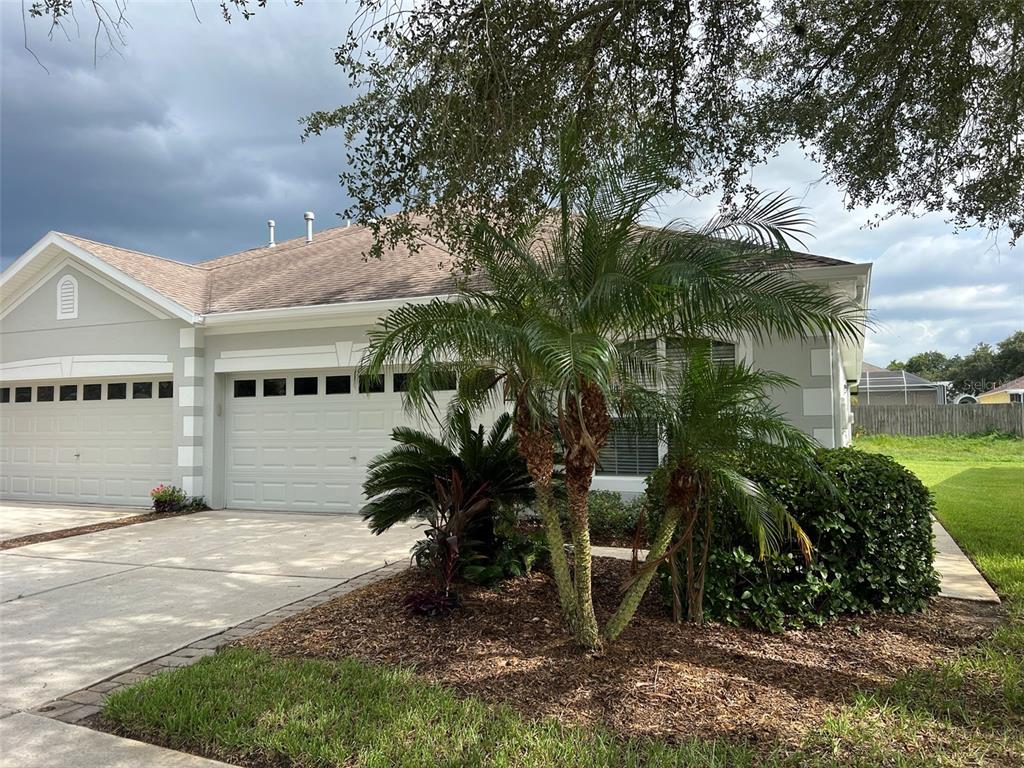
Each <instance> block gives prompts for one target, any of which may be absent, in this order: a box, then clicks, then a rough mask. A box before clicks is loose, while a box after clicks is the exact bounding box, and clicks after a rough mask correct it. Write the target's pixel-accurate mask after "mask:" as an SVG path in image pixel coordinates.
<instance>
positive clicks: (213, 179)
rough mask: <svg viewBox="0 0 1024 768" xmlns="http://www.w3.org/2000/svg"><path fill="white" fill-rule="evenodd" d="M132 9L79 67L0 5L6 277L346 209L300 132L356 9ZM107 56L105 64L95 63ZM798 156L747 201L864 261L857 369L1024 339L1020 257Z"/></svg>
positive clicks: (331, 157) (769, 170)
mask: <svg viewBox="0 0 1024 768" xmlns="http://www.w3.org/2000/svg"><path fill="white" fill-rule="evenodd" d="M196 5H197V8H198V16H199V19H200V21H199V22H197V20H196V18H195V16H193V14H192V10H191V8H190V7H189V4H188V3H186V2H174V3H161V2H145V3H131V4H130V5H129V11H130V19H131V23H132V26H133V29H132V30H130V31H129V40H128V46H127V48H125V49H124V50H123V55H122V56H119V55H107V56H101V57H100V59H99V61H98V62H97V63H96V65H95V66H94V63H93V53H94V48H93V31H94V26H93V25H91V24H90V23H89V21H88V19H86V18H85V17H84V16H85V14H84V13H82V12H80V16H79V22H80V25H81V26H80V33H79V32H78V31H77V30H76V29H75V27H74V24H70V25H69V26H68V35H69V37H70V40H69V39H68V38H67V37H65V36H64V34H63V33H61V32H59V31H58V32H56V33H55V36H54V39H53V40H52V41H51V40H49V39H48V31H49V30H48V26H47V24H46V22H45V21H43V20H29V22H28V30H27V32H28V39H29V45H30V47H31V48H32V50H33V51H34V53H35V54H36V55H37V56H38V57H39V59H40V61H41V62H42V64H43V65H44V66H45V67H46V68H47V69H48V70H49V73H47V72H46V71H45V70H44V69H43V67H42V66H40V64H38V63H36V61H35V59H34V58H33V57H32V55H31V54H30V53H29V52H27V51H26V50H25V49H24V47H23V43H24V40H23V35H24V30H23V28H22V16H21V5H20V3H17V2H12V1H11V0H0V35H2V42H3V48H2V54H0V55H2V60H0V69H2V96H0V255H2V258H3V265H4V266H5V267H6V266H7V265H8V264H10V262H11V261H13V260H14V259H15V258H17V257H18V256H19V255H20V254H21V253H23V252H24V251H25V250H26V249H27V248H29V247H30V246H31V245H32V244H33V243H34V242H35V241H36V240H38V239H39V238H40V237H41V236H42V235H43V234H45V233H46V232H47V231H48V230H51V229H54V230H61V231H65V232H71V233H75V234H80V235H83V236H85V237H90V238H94V239H97V240H101V241H106V242H110V243H114V244H117V245H122V246H125V247H129V248H136V249H139V250H143V251H148V252H151V253H156V254H159V255H162V256H167V257H170V258H175V259H181V260H186V261H197V260H200V259H205V258H211V257H214V256H218V255H222V254H225V253H229V252H233V251H236V250H241V249H243V248H250V247H254V246H257V245H260V244H262V242H263V241H264V238H265V236H266V233H265V221H266V219H268V218H274V219H276V220H277V222H278V239H280V240H284V239H286V238H288V237H295V236H298V235H300V234H301V233H302V231H303V226H304V225H303V221H302V213H303V211H307V210H313V211H315V212H316V214H317V226H318V227H325V228H326V227H329V226H336V225H338V224H339V223H340V221H339V220H338V219H337V217H336V216H335V212H337V211H341V210H342V209H344V208H345V206H346V203H347V198H346V195H345V191H344V190H343V189H342V188H341V186H340V185H339V184H338V180H337V178H338V177H337V174H338V171H339V170H340V169H341V168H342V166H343V164H344V162H345V152H344V146H343V144H342V141H341V136H340V135H333V136H327V137H322V138H318V139H314V140H311V141H309V142H307V143H305V144H303V143H302V142H301V141H300V140H299V135H300V129H299V126H298V123H297V119H298V118H299V117H300V116H301V115H303V114H306V113H308V112H310V111H312V110H314V109H318V108H322V107H333V106H337V105H338V104H340V103H343V102H345V101H346V100H347V96H348V91H347V85H346V79H345V76H344V73H343V72H342V71H341V70H340V69H338V68H337V67H336V66H334V60H333V55H332V49H333V47H334V46H335V45H336V44H337V43H338V42H339V41H340V40H341V39H342V38H343V35H344V33H345V30H346V28H347V26H348V21H349V18H350V15H351V12H352V5H351V4H346V3H343V2H336V3H317V2H311V1H310V0H307V2H306V4H305V5H304V6H303V7H301V8H294V7H291V6H290V5H289V4H287V3H285V2H284V1H283V0H279V2H277V3H272V4H271V5H272V7H271V8H269V9H267V10H265V11H262V12H260V13H259V14H258V15H257V16H256V17H255V18H254V19H253V20H251V21H249V22H242V21H241V20H240V19H239V20H236V21H235V22H234V23H232V24H231V25H230V26H229V25H226V24H224V23H223V22H222V21H221V20H220V18H219V12H218V11H217V8H216V4H215V3H204V2H198V1H197V3H196ZM101 53H102V50H101ZM820 177H821V171H820V169H819V168H817V167H815V166H814V165H813V164H811V163H810V162H808V161H807V160H805V159H804V158H803V156H802V154H801V153H800V152H799V150H798V149H796V148H795V147H794V148H787V150H786V151H784V152H783V153H781V155H780V156H779V157H778V158H777V159H776V160H773V161H772V162H771V163H770V164H769V165H767V166H766V167H764V168H760V169H758V170H757V171H756V172H755V175H754V180H755V182H756V183H758V184H759V185H760V186H761V187H762V188H765V189H772V190H789V192H790V193H791V194H794V195H796V196H797V197H799V198H801V199H802V200H803V203H804V205H806V206H807V207H808V208H809V209H810V212H811V215H812V217H813V218H814V220H815V222H816V228H815V238H814V240H813V241H811V242H809V243H808V245H809V248H810V250H813V251H814V252H817V253H821V254H825V255H829V256H834V257H837V258H842V259H848V260H851V261H872V262H874V264H875V266H874V272H873V277H872V292H871V305H872V307H873V309H874V311H875V318H876V321H877V323H878V324H879V327H878V329H877V331H876V332H874V333H873V334H872V336H871V338H870V339H869V340H868V350H867V357H868V359H869V360H872V361H873V362H876V363H880V364H885V363H887V362H888V361H889V360H890V359H892V358H905V357H906V356H908V355H910V354H913V353H914V352H918V351H922V350H926V349H938V350H941V351H943V352H945V353H947V354H953V353H957V352H959V353H964V352H967V351H969V350H970V348H971V347H972V346H973V345H974V344H975V343H976V342H978V341H988V342H996V341H998V340H1000V339H1002V338H1004V337H1006V336H1007V335H1009V334H1010V333H1011V332H1012V331H1014V330H1017V329H1021V328H1024V264H1022V260H1021V258H1020V257H1021V246H1018V247H1017V248H1015V249H1011V248H1010V247H1009V246H1008V243H1007V239H1006V237H994V236H992V235H990V234H988V233H986V232H983V231H977V230H969V231H966V232H961V233H959V234H957V233H955V232H954V230H953V227H952V226H950V225H947V224H946V223H945V222H944V221H943V217H942V216H938V215H933V216H928V217H925V218H920V219H913V218H906V217H900V218H894V219H890V220H888V221H885V222H883V223H882V224H881V225H880V226H878V227H877V228H872V229H867V228H865V227H864V225H865V223H866V222H867V221H868V220H869V219H870V218H871V216H872V213H873V211H869V210H864V209H858V210H854V211H847V210H846V209H845V206H844V204H843V197H842V194H841V193H840V192H839V191H838V190H836V189H835V188H834V187H831V186H829V185H828V184H827V183H824V182H819V179H820ZM712 209H713V204H712V203H711V202H710V201H709V202H706V203H704V204H695V203H693V202H683V201H669V202H668V203H667V204H666V206H665V210H664V216H665V217H666V218H676V217H682V218H686V219H690V220H693V221H700V220H702V219H703V218H705V217H706V216H708V215H710V213H711V212H712Z"/></svg>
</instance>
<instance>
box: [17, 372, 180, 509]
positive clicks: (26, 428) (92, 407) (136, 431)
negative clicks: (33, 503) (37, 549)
mask: <svg viewBox="0 0 1024 768" xmlns="http://www.w3.org/2000/svg"><path fill="white" fill-rule="evenodd" d="M172 403H173V384H172V383H171V382H170V381H157V380H142V381H139V380H134V381H104V382H80V383H68V382H53V383H50V382H40V383H37V384H24V385H16V386H15V385H12V386H6V385H5V386H3V387H0V496H2V497H4V498H9V499H27V500H38V501H66V502H85V503H96V504H117V505H127V506H149V504H150V498H149V492H150V490H151V489H152V488H153V487H154V486H156V485H159V484H160V483H169V482H171V481H172V480H173V477H174V436H173V434H172V425H173V421H172V419H173V416H172V411H171V408H172Z"/></svg>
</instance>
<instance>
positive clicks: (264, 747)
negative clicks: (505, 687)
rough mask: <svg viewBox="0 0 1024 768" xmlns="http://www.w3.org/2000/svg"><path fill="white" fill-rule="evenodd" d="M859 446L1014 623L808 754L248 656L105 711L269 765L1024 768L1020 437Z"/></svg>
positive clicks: (851, 719)
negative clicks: (564, 718)
mask: <svg viewBox="0 0 1024 768" xmlns="http://www.w3.org/2000/svg"><path fill="white" fill-rule="evenodd" d="M855 447H857V448H861V449H863V450H872V451H877V452H880V453H887V454H890V455H892V456H894V457H895V458H896V459H897V460H898V461H900V462H901V463H903V464H904V465H906V466H907V467H909V468H910V469H912V470H913V471H914V472H916V473H917V474H918V475H919V476H920V477H921V479H922V480H923V481H924V482H925V483H926V484H927V485H929V487H930V488H931V489H932V490H933V492H934V493H935V497H936V502H937V505H938V509H937V514H938V516H939V518H940V519H941V520H942V522H943V524H944V525H945V526H946V528H947V530H949V532H950V533H951V534H952V535H953V537H954V538H956V539H957V541H958V542H959V543H960V544H961V546H962V547H963V548H964V549H965V550H966V551H967V552H968V554H969V555H970V556H971V557H972V558H973V559H974V560H975V562H977V563H978V564H979V566H980V567H981V569H982V570H983V572H985V574H986V576H987V577H988V578H989V579H990V580H991V581H992V583H993V584H994V585H995V587H996V589H997V590H998V591H999V593H1000V594H1001V595H1002V596H1003V597H1004V598H1005V599H1006V602H1007V606H1008V608H1009V610H1010V614H1011V620H1010V621H1009V622H1008V623H1007V624H1006V625H1005V626H1003V627H1001V628H1000V629H999V630H998V632H997V633H996V635H995V636H994V637H993V639H992V640H991V641H990V642H988V643H986V644H985V645H984V646H983V647H981V648H979V649H976V650H973V651H971V652H969V653H965V654H963V655H962V656H961V657H960V658H958V659H956V660H954V661H952V662H948V663H944V664H942V665H940V666H939V667H937V668H934V669H916V670H910V671H908V672H907V673H906V674H905V675H904V676H903V677H902V678H901V679H899V680H898V681H897V682H896V683H895V684H893V685H891V686H889V687H887V688H885V689H882V690H865V691H863V692H862V693H860V694H858V695H857V696H856V697H855V698H854V700H853V701H852V702H850V703H849V704H848V705H846V706H844V707H843V708H842V709H841V710H840V711H839V712H838V713H837V714H836V715H834V716H832V717H829V718H828V719H827V720H826V721H825V722H824V723H823V724H822V727H821V729H820V730H819V731H818V732H817V733H816V734H814V735H813V736H812V737H811V738H810V739H809V740H808V741H807V743H805V744H804V745H803V747H802V748H799V749H786V750H783V749H781V748H777V749H775V750H773V751H770V752H769V753H764V752H761V753H755V752H754V751H752V750H750V749H747V748H745V747H743V746H738V745H734V744H726V743H723V742H717V741H697V740H693V741H688V742H686V743H683V744H676V745H670V744H666V743H661V742H656V741H649V740H640V741H622V740H620V739H618V738H615V737H614V736H612V735H611V734H610V733H608V732H607V731H605V730H603V729H601V728H588V729H583V728H575V727H566V726H563V725H562V724H560V723H558V722H557V721H556V720H553V719H550V718H544V719H531V718H525V717H523V716H521V715H519V714H517V713H515V712H513V711H512V710H510V709H507V708H504V707H495V706H491V705H488V704H485V703H483V702H481V701H479V700H476V699H473V698H468V697H462V696H458V695H456V694H455V693H453V692H451V691H449V690H447V689H445V688H443V687H440V686H437V685H434V684H430V683H427V682H424V681H422V680H420V679H418V678H416V677H415V675H413V674H412V673H411V672H408V671H404V670H398V669H392V668H382V667H373V666H367V665H364V664H361V663H359V662H356V661H353V660H342V661H322V660H312V659H281V658H272V657H270V656H268V655H265V654H259V653H256V652H253V651H249V650H244V649H227V650H225V651H221V652H219V653H217V654H216V655H215V656H213V657H210V658H207V659H203V660H202V661H201V662H199V663H198V664H196V665H195V666H192V667H188V668H184V669H177V670H173V671H171V672H167V673H164V674H162V675H160V676H158V677H156V678H153V679H150V680H147V681H143V682H142V683H140V684H138V685H137V686H134V687H132V688H129V689H127V690H124V691H120V692H118V693H116V694H114V695H113V696H112V697H111V699H110V700H109V702H108V704H107V707H106V710H105V713H104V717H105V719H106V722H107V723H108V724H110V725H112V726H113V727H115V728H116V729H118V730H119V731H121V732H123V733H127V734H130V735H132V736H135V737H139V738H143V739H148V740H151V741H154V742H156V743H161V744H165V745H167V746H171V747H175V748H180V749H185V750H188V751H194V752H198V753H201V754H205V755H208V756H211V757H217V758H221V759H225V760H229V761H231V760H240V761H245V764H246V765H253V766H275V768H277V766H296V767H302V768H313V767H314V766H315V767H316V768H327V767H328V766H339V767H340V766H345V767H346V768H370V767H372V768H377V767H378V766H379V767H381V768H383V766H402V767H408V768H420V767H423V768H425V767H426V766H452V767H454V766H479V767H480V768H547V766H563V765H565V766H568V765H572V766H582V767H583V768H589V767H592V766H609V767H611V766H635V767H636V768H640V766H644V767H646V768H662V767H666V768H667V767H668V766H673V767H674V768H682V766H702V767H708V768H715V767H718V766H721V767H722V768H725V766H736V767H737V768H742V767H743V766H754V765H759V766H765V768H793V767H795V766H817V767H818V768H832V767H834V766H860V767H863V768H869V767H870V768H874V766H898V767H899V768H925V767H926V766H928V767H930V766H949V767H950V768H953V767H956V768H967V767H968V766H989V765H991V766H1006V767H1009V766H1018V765H1022V764H1024V538H1022V537H1024V531H1022V528H1024V525H1022V523H1024V509H1022V504H1024V498H1022V497H1024V493H1022V491H1024V443H1021V442H1020V441H1008V440H1005V439H999V438H990V437H986V438H915V439H908V438H880V437H879V438H870V439H859V440H858V441H857V444H856V446H855ZM666 706H671V702H666Z"/></svg>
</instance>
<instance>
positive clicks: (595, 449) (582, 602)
mask: <svg viewBox="0 0 1024 768" xmlns="http://www.w3.org/2000/svg"><path fill="white" fill-rule="evenodd" d="M664 171H665V169H664V167H663V166H662V165H661V164H660V163H659V160H658V155H657V153H651V154H647V155H644V156H642V157H635V156H634V157H627V158H619V159H618V160H617V161H609V162H608V163H606V164H604V165H602V167H601V168H600V172H599V173H597V174H593V175H592V176H591V177H592V178H593V177H597V178H599V179H600V180H599V182H596V183H592V184H588V185H587V186H584V187H582V188H580V187H577V186H576V185H575V184H574V182H573V181H572V178H573V177H572V176H571V174H566V179H567V180H566V181H564V182H563V184H562V187H563V188H562V189H561V190H560V194H559V195H558V199H559V210H558V211H557V212H556V213H555V214H554V215H552V216H551V217H548V218H544V219H539V220H537V221H531V222H525V223H524V224H523V225H522V226H521V227H519V228H518V229H517V230H516V231H514V232H511V233H507V232H499V231H497V230H496V229H495V228H494V227H492V226H491V225H490V224H489V223H488V222H487V221H478V222H476V224H475V225H474V226H473V227H472V229H471V231H470V233H469V234H468V236H466V237H464V238H461V241H462V242H465V243H466V251H465V253H463V254H462V256H463V257H464V259H465V260H466V263H467V264H468V265H471V267H472V269H473V270H474V272H475V276H476V278H478V279H476V280H474V281H471V283H469V284H467V285H463V286H462V287H461V288H460V289H459V291H458V293H457V295H456V296H455V297H454V298H452V299H444V300H443V299H436V300H434V301H431V302H429V303H426V304H417V305H407V306H405V307H402V308H400V309H396V310H394V311H392V312H390V313H389V314H388V315H387V316H386V317H385V318H384V319H383V320H382V322H381V324H380V326H379V327H378V328H377V329H375V330H374V331H372V332H371V333H370V341H371V343H370V347H369V349H368V350H367V354H366V356H365V357H364V361H363V365H364V368H365V369H366V370H367V372H370V373H373V372H376V371H380V370H382V369H383V368H384V367H386V366H387V365H388V364H391V363H394V362H401V363H404V364H407V365H409V366H410V379H409V382H410V386H409V391H408V398H409V401H410V403H412V404H413V405H415V406H418V407H427V406H428V405H429V404H430V403H432V394H431V393H432V390H433V387H434V386H435V384H436V383H437V382H438V381H439V380H441V378H442V377H444V378H446V377H449V376H450V375H451V373H452V372H453V370H457V371H458V373H459V375H460V385H459V393H458V398H457V399H458V400H459V401H460V402H462V403H466V404H471V405H474V406H475V405H480V404H481V403H483V402H485V401H486V400H487V398H488V397H490V398H491V399H492V401H494V400H497V401H501V400H504V401H506V402H508V403H509V404H510V405H511V408H512V410H513V418H514V422H515V425H516V430H517V435H518V437H519V449H520V451H521V452H522V454H523V457H524V459H525V460H526V463H527V467H528V469H529V471H530V475H531V477H532V478H533V480H534V483H535V485H536V489H537V500H538V507H539V511H540V513H541V515H542V517H543V519H544V522H545V531H546V534H547V537H548V544H549V546H550V547H551V551H552V558H553V559H552V564H553V568H554V575H555V580H556V582H557V585H558V589H559V596H560V600H561V603H562V608H563V612H564V614H565V617H566V620H567V622H568V623H569V625H570V627H571V629H572V631H573V632H574V634H575V636H576V639H577V640H578V641H579V643H580V644H582V645H584V646H585V647H590V648H594V647H598V646H599V645H600V643H601V636H600V633H599V630H598V626H597V621H596V618H595V615H594V607H593V599H592V594H591V553H590V533H589V520H588V508H587V495H588V493H589V490H590V485H591V479H592V477H593V473H594V469H595V467H596V464H597V460H598V454H599V452H600V450H601V448H602V447H603V446H604V444H605V442H606V441H607V439H608V436H609V433H610V432H611V429H612V420H611V411H612V407H611V405H610V403H612V402H613V401H614V398H615V397H616V396H617V393H618V392H619V391H620V390H621V388H622V387H623V385H624V383H625V382H637V381H640V382H650V381H653V380H655V379H656V376H657V363H658V361H657V359H656V358H655V356H654V355H653V354H652V350H653V348H654V347H653V346H652V345H650V344H646V343H642V342H644V340H647V339H655V338H658V337H659V336H661V335H663V334H665V333H667V332H669V331H670V330H673V329H674V330H676V331H677V332H680V333H682V334H683V335H687V336H696V335H699V334H703V333H710V334H713V335H717V336H722V337H725V338H734V337H737V336H741V335H743V336H748V337H752V338H765V337H768V336H775V337H796V336H802V335H804V334H806V333H831V334H837V335H839V336H842V337H847V338H849V337H852V336H855V335H857V334H859V333H860V332H861V324H860V321H861V319H862V318H861V317H860V315H859V313H858V311H857V309H856V308H855V307H854V306H852V305H851V303H850V302H849V301H848V300H846V299H845V298H843V297H840V296H836V295H834V294H832V293H830V292H829V291H827V290H826V289H824V288H822V287H820V286H817V285H813V284H810V283H807V282H804V281H802V280H799V279H797V278H796V277H795V276H794V274H793V273H792V271H791V270H788V269H785V268H784V264H785V261H784V254H782V255H780V253H779V249H780V248H781V247H782V246H784V244H785V238H786V235H787V233H792V232H795V231H798V230H799V229H800V227H801V226H802V225H803V223H804V220H803V219H802V218H801V216H800V214H799V211H798V210H797V209H795V208H793V207H791V206H789V205H787V204H786V201H785V200H783V199H782V198H779V197H773V198H762V199H760V200H758V201H755V202H754V203H752V204H751V205H749V206H747V207H745V208H743V209H741V210H739V211H735V212H733V213H731V214H730V215H726V216H723V217H720V218H718V219H716V220H715V221H714V222H712V223H711V224H710V225H708V226H707V227H705V228H703V229H701V230H699V231H695V232H694V231H690V232H680V231H679V230H677V229H673V228H649V227H645V226H643V225H642V223H641V222H642V221H643V220H644V219H645V218H646V217H647V216H648V214H649V213H650V212H651V209H652V206H653V203H654V202H655V201H656V200H657V199H658V197H659V196H660V195H661V194H662V193H664V192H666V191H667V188H666V185H665V184H664V182H663V181H662V180H663V179H664V178H665V177H666V174H665V172H664ZM452 361H457V362H452ZM556 430H557V433H558V435H559V436H560V438H561V442H562V447H563V450H564V464H565V482H566V489H567V495H568V506H569V518H570V523H569V527H570V531H571V539H572V544H573V568H572V570H571V571H570V569H569V566H568V562H567V561H566V559H565V557H564V555H563V554H562V552H563V545H564V538H563V534H562V531H561V528H560V526H559V521H558V516H557V514H556V513H555V511H554V508H553V506H552V504H551V493H550V477H551V473H552V471H553V469H554V444H555V431H556Z"/></svg>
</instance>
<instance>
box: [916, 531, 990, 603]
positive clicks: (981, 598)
mask: <svg viewBox="0 0 1024 768" xmlns="http://www.w3.org/2000/svg"><path fill="white" fill-rule="evenodd" d="M932 533H933V534H934V535H935V570H936V571H938V572H939V576H940V577H941V579H942V582H941V584H940V585H939V594H940V595H941V596H942V597H955V598H956V599H958V600H976V601H978V602H981V603H998V602H999V595H997V594H996V593H995V590H993V589H992V587H991V586H990V585H989V583H988V582H987V581H985V577H984V576H982V575H981V574H980V573H979V572H978V569H977V568H975V567H974V563H972V562H971V561H970V558H968V557H967V555H965V554H964V551H963V550H962V549H960V547H959V546H958V545H957V543H956V542H955V541H954V540H953V537H952V536H950V535H949V534H948V533H947V532H946V529H945V528H943V527H942V523H940V522H939V521H938V520H935V519H934V518H933V519H932Z"/></svg>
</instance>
